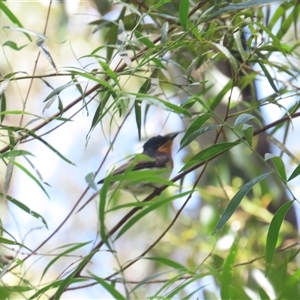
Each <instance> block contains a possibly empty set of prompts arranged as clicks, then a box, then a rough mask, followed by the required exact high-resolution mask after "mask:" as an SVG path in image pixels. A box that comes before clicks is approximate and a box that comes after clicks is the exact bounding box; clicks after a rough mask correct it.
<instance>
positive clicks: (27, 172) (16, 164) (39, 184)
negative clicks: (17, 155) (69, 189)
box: [8, 158, 50, 198]
mask: <svg viewBox="0 0 300 300" xmlns="http://www.w3.org/2000/svg"><path fill="white" fill-rule="evenodd" d="M8 160H9V161H10V162H11V163H12V164H13V165H15V166H16V167H18V168H19V169H21V170H22V171H23V172H24V173H25V174H26V175H28V177H29V178H31V179H32V180H33V181H34V182H35V183H36V184H37V185H38V186H39V187H40V188H41V189H42V190H43V192H44V193H45V194H46V195H47V197H48V198H50V197H49V195H48V193H47V191H46V190H45V188H44V187H43V186H42V184H41V183H40V181H39V180H38V179H37V178H35V176H33V175H32V174H31V173H30V172H29V171H28V170H27V169H26V168H25V167H23V166H22V165H21V164H19V163H18V162H16V161H14V160H13V159H10V158H8Z"/></svg>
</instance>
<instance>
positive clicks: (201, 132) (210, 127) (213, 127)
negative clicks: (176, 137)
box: [178, 124, 221, 151]
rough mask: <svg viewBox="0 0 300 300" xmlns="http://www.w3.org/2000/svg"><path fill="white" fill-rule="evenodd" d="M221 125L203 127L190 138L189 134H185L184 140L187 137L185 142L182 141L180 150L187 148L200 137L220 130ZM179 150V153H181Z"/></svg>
mask: <svg viewBox="0 0 300 300" xmlns="http://www.w3.org/2000/svg"><path fill="white" fill-rule="evenodd" d="M220 126H221V125H219V124H212V125H208V126H205V127H202V128H200V129H198V130H196V131H194V132H193V133H192V134H190V135H189V136H187V133H186V134H185V136H184V138H185V137H186V136H187V137H186V139H185V140H184V142H183V141H182V140H181V145H180V148H179V150H181V149H183V148H184V147H186V146H187V145H189V144H190V143H191V142H193V141H194V140H195V139H196V138H197V137H198V136H199V135H201V134H203V133H206V132H208V131H211V130H214V129H217V128H219V127H220ZM179 150H178V151H179Z"/></svg>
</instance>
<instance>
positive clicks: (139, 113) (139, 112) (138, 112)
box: [134, 100, 142, 141]
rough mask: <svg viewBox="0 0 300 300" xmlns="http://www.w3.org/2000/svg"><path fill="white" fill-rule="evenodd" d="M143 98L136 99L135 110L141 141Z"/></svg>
mask: <svg viewBox="0 0 300 300" xmlns="http://www.w3.org/2000/svg"><path fill="white" fill-rule="evenodd" d="M141 103H142V101H141V100H136V101H134V112H135V122H136V127H137V130H138V136H139V141H140V140H141V129H142V108H141Z"/></svg>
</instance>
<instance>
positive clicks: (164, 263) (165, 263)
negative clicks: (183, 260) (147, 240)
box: [144, 257, 191, 273]
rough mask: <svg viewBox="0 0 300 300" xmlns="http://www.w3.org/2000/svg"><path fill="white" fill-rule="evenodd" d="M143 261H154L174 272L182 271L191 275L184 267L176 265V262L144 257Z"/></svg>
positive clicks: (162, 258)
mask: <svg viewBox="0 0 300 300" xmlns="http://www.w3.org/2000/svg"><path fill="white" fill-rule="evenodd" d="M144 259H147V260H153V261H156V262H158V263H161V264H163V265H165V266H168V267H171V268H173V269H175V270H179V271H184V272H186V273H191V272H190V270H189V269H187V268H186V267H185V266H183V265H182V264H180V263H178V262H177V261H174V260H171V259H169V258H165V257H145V258H144Z"/></svg>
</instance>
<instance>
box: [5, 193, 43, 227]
mask: <svg viewBox="0 0 300 300" xmlns="http://www.w3.org/2000/svg"><path fill="white" fill-rule="evenodd" d="M0 195H3V194H2V193H0ZM6 199H7V200H8V201H10V202H11V203H13V204H15V205H16V206H17V207H19V208H20V209H22V210H23V211H25V212H26V213H28V214H30V215H31V216H33V217H34V218H36V219H38V220H40V221H42V223H43V224H44V225H45V227H46V228H47V229H48V225H47V222H46V220H45V219H44V218H43V217H42V216H41V215H40V214H38V213H37V212H35V211H33V210H31V209H30V208H29V207H28V206H26V205H25V204H24V203H22V202H20V201H18V200H17V199H15V198H13V197H11V196H9V195H6Z"/></svg>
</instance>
